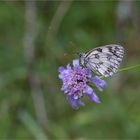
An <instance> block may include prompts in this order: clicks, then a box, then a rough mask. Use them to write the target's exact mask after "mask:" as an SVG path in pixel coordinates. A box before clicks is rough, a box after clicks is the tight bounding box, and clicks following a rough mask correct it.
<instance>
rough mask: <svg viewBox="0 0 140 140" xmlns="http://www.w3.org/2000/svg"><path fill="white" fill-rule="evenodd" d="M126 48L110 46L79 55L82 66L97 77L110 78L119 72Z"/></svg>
mask: <svg viewBox="0 0 140 140" xmlns="http://www.w3.org/2000/svg"><path fill="white" fill-rule="evenodd" d="M123 56H124V48H123V47H122V46H120V45H116V44H110V45H105V46H101V47H97V48H95V49H92V50H90V51H89V52H87V53H79V61H80V64H81V65H82V66H84V67H86V68H88V69H90V70H92V71H93V72H95V73H96V74H97V75H100V76H104V77H110V76H112V75H113V74H114V73H116V72H117V70H118V68H119V66H120V63H121V61H122V58H123Z"/></svg>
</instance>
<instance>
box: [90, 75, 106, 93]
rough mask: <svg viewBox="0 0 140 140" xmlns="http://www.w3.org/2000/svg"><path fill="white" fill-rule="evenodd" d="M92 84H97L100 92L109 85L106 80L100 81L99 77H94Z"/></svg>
mask: <svg viewBox="0 0 140 140" xmlns="http://www.w3.org/2000/svg"><path fill="white" fill-rule="evenodd" d="M91 82H93V83H94V84H95V86H96V87H97V88H98V90H99V91H102V87H104V86H106V85H107V83H106V82H105V81H104V80H102V79H100V78H99V77H98V76H94V77H92V78H91Z"/></svg>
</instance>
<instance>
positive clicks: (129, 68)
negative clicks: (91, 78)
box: [100, 64, 140, 78]
mask: <svg viewBox="0 0 140 140" xmlns="http://www.w3.org/2000/svg"><path fill="white" fill-rule="evenodd" d="M138 67H140V64H138V65H135V66H131V67H126V68H122V69H120V70H118V71H117V73H119V72H123V71H127V70H131V69H134V68H138ZM100 78H104V76H100Z"/></svg>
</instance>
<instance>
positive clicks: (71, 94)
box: [58, 60, 106, 109]
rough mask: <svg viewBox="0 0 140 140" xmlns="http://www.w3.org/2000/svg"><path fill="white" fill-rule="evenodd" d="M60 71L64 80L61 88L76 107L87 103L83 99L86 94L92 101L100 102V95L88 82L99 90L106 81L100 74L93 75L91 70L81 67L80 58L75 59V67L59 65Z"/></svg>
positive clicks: (60, 76)
mask: <svg viewBox="0 0 140 140" xmlns="http://www.w3.org/2000/svg"><path fill="white" fill-rule="evenodd" d="M58 71H59V72H60V73H59V78H60V79H61V80H62V81H63V85H62V88H61V90H62V91H63V92H64V94H66V98H67V100H68V102H69V103H70V104H71V106H72V107H73V108H74V109H77V108H78V105H80V106H84V105H85V104H84V102H83V101H82V100H81V97H82V96H84V95H86V96H87V97H88V99H89V100H90V101H92V102H95V103H100V99H99V97H98V96H97V95H96V94H95V93H94V91H93V89H92V88H91V87H90V86H89V85H88V83H89V82H91V83H93V84H94V85H95V86H96V87H97V88H98V90H99V91H102V88H103V87H104V86H106V82H105V81H104V80H102V79H100V78H99V77H98V76H93V75H92V72H91V70H89V69H87V68H84V67H81V66H80V65H79V61H78V60H73V67H71V66H70V64H68V65H67V66H66V68H64V67H59V69H58Z"/></svg>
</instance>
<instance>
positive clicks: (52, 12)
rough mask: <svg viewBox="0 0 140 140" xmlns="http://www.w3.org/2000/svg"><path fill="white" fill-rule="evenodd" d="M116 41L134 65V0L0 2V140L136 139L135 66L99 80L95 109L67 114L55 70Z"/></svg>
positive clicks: (138, 98)
mask: <svg viewBox="0 0 140 140" xmlns="http://www.w3.org/2000/svg"><path fill="white" fill-rule="evenodd" d="M111 43H115V44H121V45H122V46H124V48H125V57H124V61H123V63H122V66H121V67H127V66H132V65H135V64H138V63H140V46H139V44H140V2H139V1H125V0H118V1H94V0H90V1H84V0H65V1H45V0H43V1H30V0H25V1H20V0H19V1H16V0H15V1H14V0H11V1H10V0H1V1H0V139H39V140H40V139H76V140H88V139H124V138H125V139H140V109H139V107H140V69H139V68H137V69H133V70H130V71H126V72H122V73H119V74H115V75H114V76H112V77H111V78H108V79H105V80H106V81H107V83H108V86H107V87H106V88H105V89H104V91H103V93H99V92H96V93H97V94H98V96H99V97H100V99H101V102H102V103H101V104H98V105H97V104H94V103H91V102H89V101H88V100H87V99H84V102H85V103H86V106H85V107H81V108H80V109H79V110H73V109H72V108H71V106H70V105H69V104H68V102H67V101H66V99H65V95H64V94H63V93H62V92H61V85H62V81H61V80H59V79H58V67H59V66H65V65H66V64H68V63H71V62H72V60H73V59H75V58H77V54H76V53H77V52H85V51H88V50H90V49H92V48H95V47H97V46H101V45H107V44H111Z"/></svg>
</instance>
